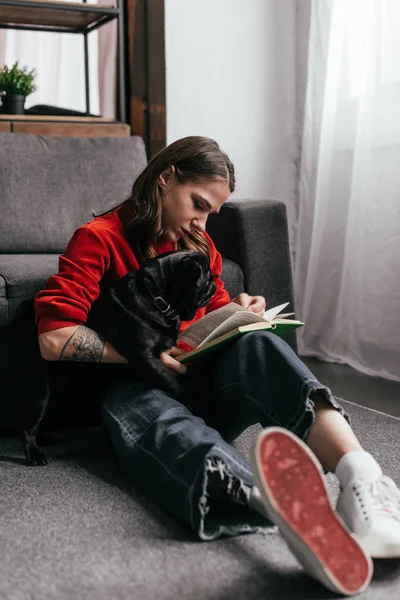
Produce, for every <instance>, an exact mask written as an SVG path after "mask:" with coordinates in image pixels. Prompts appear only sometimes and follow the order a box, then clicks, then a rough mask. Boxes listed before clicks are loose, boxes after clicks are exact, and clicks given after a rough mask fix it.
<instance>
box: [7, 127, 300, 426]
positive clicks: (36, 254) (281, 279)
mask: <svg viewBox="0 0 400 600" xmlns="http://www.w3.org/2000/svg"><path fill="white" fill-rule="evenodd" d="M145 165H146V152H145V147H144V143H143V141H142V139H141V138H139V137H137V136H132V137H129V138H57V137H44V136H39V135H23V134H12V133H0V204H1V211H0V215H1V218H0V385H1V390H2V393H1V396H0V430H7V429H10V428H11V429H12V428H13V425H14V402H13V400H14V397H13V386H12V381H10V377H9V363H8V361H9V358H8V346H9V340H10V336H11V330H10V326H11V322H12V319H13V315H14V314H15V311H16V309H17V307H18V305H19V304H20V303H21V302H22V301H23V300H24V299H26V298H29V297H33V296H34V295H35V294H36V293H37V292H38V291H39V290H40V289H42V288H43V286H44V285H45V282H46V280H47V278H48V277H49V276H50V275H51V274H53V273H54V272H56V270H57V266H58V257H59V255H60V254H61V253H62V252H63V250H64V248H65V247H66V244H67V242H68V240H69V238H70V236H71V234H72V233H73V231H74V230H75V229H76V228H77V227H78V226H79V225H81V224H82V223H84V222H87V221H88V220H90V219H91V218H93V216H94V215H95V214H98V213H100V212H102V211H104V210H106V209H107V208H109V207H110V206H113V205H115V204H116V203H117V202H119V201H121V200H123V199H124V198H125V197H126V196H127V195H128V193H129V192H130V189H131V187H132V182H133V181H134V178H135V177H136V176H137V175H138V173H139V172H140V171H141V170H142V169H143V168H144V166H145ZM208 230H209V232H210V234H211V235H212V237H213V239H214V241H215V243H216V245H217V248H219V250H220V251H221V252H222V255H223V257H224V262H223V278H224V280H225V283H226V287H227V289H228V291H229V292H230V293H231V295H232V297H234V296H236V295H237V294H239V293H240V292H241V291H247V292H248V293H250V294H261V295H264V296H265V297H266V299H267V304H268V305H269V306H274V305H276V304H278V303H281V302H284V301H289V302H291V306H292V307H293V293H292V277H291V268H290V258H289V246H288V234H287V221H286V209H285V205H284V204H283V203H282V202H280V201H277V200H241V201H238V200H231V201H228V202H227V203H226V204H225V205H224V206H223V208H222V210H221V212H220V214H219V215H213V216H212V217H210V218H209V223H208ZM288 341H289V343H290V344H291V345H292V346H293V348H294V349H296V340H295V335H294V334H293V335H291V336H290V337H289V338H288ZM21 376H23V374H21ZM81 392H82V390H81ZM71 397H73V398H74V399H76V397H77V394H76V391H75V390H74V392H73V393H72V394H71V392H70V391H69V392H68V393H67V394H66V398H67V400H65V401H64V402H65V403H64V404H63V402H62V401H59V402H57V403H56V404H55V411H54V414H53V415H52V413H50V415H52V416H50V421H51V423H52V425H53V426H54V425H55V426H62V425H63V424H67V425H77V424H79V425H82V422H79V423H76V422H75V421H74V419H75V417H74V416H72V415H73V414H75V413H74V411H73V409H72V405H71ZM77 401H78V400H77ZM66 405H67V406H68V407H69V415H70V416H72V422H69V423H67V421H68V419H67V418H66V416H65V414H64V415H63V413H62V407H63V406H64V407H65V406H66ZM67 412H68V409H67ZM78 412H80V411H78ZM81 418H82V415H81ZM51 419H53V420H51ZM89 422H90V416H89Z"/></svg>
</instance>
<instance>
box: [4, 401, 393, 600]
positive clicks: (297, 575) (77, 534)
mask: <svg viewBox="0 0 400 600" xmlns="http://www.w3.org/2000/svg"><path fill="white" fill-rule="evenodd" d="M343 404H344V405H345V407H346V409H347V410H348V412H349V414H350V416H351V418H352V424H353V428H354V430H355V431H356V433H357V435H358V436H359V437H360V438H361V439H362V441H363V444H364V447H365V448H366V449H367V450H369V451H370V452H372V453H373V454H374V455H375V456H376V458H377V459H378V460H379V462H380V463H381V465H382V466H383V468H384V470H385V472H386V473H387V474H388V475H390V476H391V477H393V478H394V479H395V480H396V482H397V483H398V484H400V467H399V463H398V458H399V451H400V419H397V418H395V417H390V416H387V415H385V414H383V413H379V412H377V411H373V410H371V409H366V408H362V407H360V406H357V405H355V404H352V403H348V402H343ZM257 429H258V428H257V427H253V428H250V429H249V430H247V432H245V433H244V434H243V435H242V436H241V437H240V438H239V439H238V440H237V445H238V447H239V449H240V450H241V451H242V452H243V453H244V454H245V455H247V453H248V451H249V448H250V445H251V441H252V439H253V437H254V433H255V431H256V430H257ZM55 438H56V439H55V444H54V445H51V446H49V447H48V448H47V453H48V456H49V464H48V465H47V466H46V467H44V468H28V467H26V466H25V465H24V463H23V460H22V454H21V448H20V444H19V440H18V439H17V438H5V439H2V440H0V486H1V488H0V549H1V555H0V598H1V599H2V600H102V599H104V600H106V599H107V600H114V599H115V600H128V599H129V600H136V599H138V600H139V599H140V600H172V599H180V598H182V599H186V598H187V599H191V600H217V599H218V600H228V599H229V600H230V599H234V600H242V599H243V600H260V599H273V600H292V599H293V600H296V599H307V600H317V599H321V600H322V599H328V598H334V597H336V596H335V595H333V594H332V593H330V592H328V591H326V590H325V589H324V588H323V587H322V586H321V585H320V584H319V583H318V582H316V581H314V580H312V579H310V578H309V577H308V576H306V575H305V574H304V573H303V571H302V569H301V567H300V566H299V565H298V563H297V561H296V559H295V558H294V557H293V556H292V554H291V553H290V551H289V550H288V549H287V547H286V544H285V542H284V541H283V539H282V538H281V537H280V534H279V532H278V531H276V530H275V531H274V530H273V531H272V532H270V533H269V534H254V535H245V536H241V537H237V538H230V539H227V538H225V539H221V540H218V541H215V542H201V541H198V540H197V538H196V537H195V536H194V535H193V534H192V533H191V532H190V531H187V530H186V529H185V528H183V527H181V526H179V525H177V524H176V522H175V521H174V520H172V519H171V518H169V517H168V516H166V515H165V514H164V513H163V512H162V511H160V510H159V509H158V508H157V507H156V506H154V505H153V504H151V503H149V502H148V501H147V500H146V499H145V498H144V497H143V496H142V495H141V494H140V493H139V492H138V491H137V490H135V488H134V486H133V485H132V484H131V482H130V481H129V480H128V479H127V477H126V476H125V473H124V472H123V471H122V469H121V468H120V467H119V464H118V463H117V461H116V459H115V458H114V456H113V454H112V452H111V450H110V447H109V445H108V443H107V441H106V440H105V438H104V436H103V434H102V432H101V431H100V429H98V428H90V429H82V430H79V431H63V432H58V433H56V434H55ZM328 484H329V489H330V493H331V497H332V501H335V499H336V497H337V493H338V487H337V480H336V478H335V477H334V476H333V475H328ZM399 596H400V560H398V561H395V560H390V561H375V574H374V578H373V581H372V583H371V585H370V587H369V588H368V590H366V591H365V592H364V593H363V594H362V598H363V600H387V599H389V598H390V599H393V600H394V599H397V598H399ZM360 597H361V596H360Z"/></svg>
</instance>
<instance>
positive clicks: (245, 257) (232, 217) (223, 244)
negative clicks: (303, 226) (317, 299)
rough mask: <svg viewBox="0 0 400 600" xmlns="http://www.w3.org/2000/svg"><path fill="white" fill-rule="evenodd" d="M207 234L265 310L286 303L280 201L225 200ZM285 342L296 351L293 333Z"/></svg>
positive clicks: (286, 254) (287, 273) (287, 271)
mask: <svg viewBox="0 0 400 600" xmlns="http://www.w3.org/2000/svg"><path fill="white" fill-rule="evenodd" d="M207 231H208V233H209V234H210V236H211V237H212V239H213V241H214V243H215V245H216V247H217V249H218V250H219V251H220V252H221V254H222V256H223V257H224V258H229V259H230V260H233V261H234V262H236V263H237V264H238V265H239V266H240V267H241V268H242V270H243V275H244V285H245V291H246V292H247V293H249V294H251V295H253V296H255V295H261V296H264V297H265V299H266V301H267V307H272V306H276V305H278V304H281V303H283V302H290V304H289V306H288V308H287V311H289V312H293V311H294V310H295V308H294V297H293V281H292V268H291V261H290V249H289V236H288V224H287V214H286V206H285V204H284V203H283V202H281V201H280V200H236V199H232V200H228V201H227V202H225V204H224V205H223V206H222V208H221V211H220V213H219V214H215V215H211V216H210V217H209V219H208V223H207ZM287 341H288V342H289V343H290V345H291V346H292V348H293V349H294V350H296V351H297V344H296V333H295V331H293V332H291V334H289V335H288V337H287Z"/></svg>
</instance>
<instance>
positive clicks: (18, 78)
mask: <svg viewBox="0 0 400 600" xmlns="http://www.w3.org/2000/svg"><path fill="white" fill-rule="evenodd" d="M35 78H36V71H35V69H31V70H30V71H29V70H28V67H22V68H20V67H19V66H18V61H17V62H15V63H14V64H13V66H12V67H11V69H10V68H9V67H7V65H4V67H2V68H1V69H0V92H4V93H6V94H22V95H23V96H29V94H32V92H34V91H35V90H36V85H35Z"/></svg>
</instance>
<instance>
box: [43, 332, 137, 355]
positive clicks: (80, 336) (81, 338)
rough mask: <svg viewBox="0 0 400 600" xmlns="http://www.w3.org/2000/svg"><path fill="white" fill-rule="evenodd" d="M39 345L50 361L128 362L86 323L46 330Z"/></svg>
mask: <svg viewBox="0 0 400 600" xmlns="http://www.w3.org/2000/svg"><path fill="white" fill-rule="evenodd" d="M39 347H40V353H41V355H42V358H44V359H45V360H49V361H55V360H72V361H77V362H103V363H127V361H126V359H125V358H124V357H123V356H121V355H120V354H118V352H117V351H116V350H115V349H114V348H113V346H112V345H111V344H110V343H109V342H106V340H105V339H104V338H103V336H101V335H100V334H98V333H96V332H95V331H93V329H90V328H89V327H85V326H84V325H73V326H71V327H62V328H61V329H54V330H52V331H45V332H44V333H41V334H40V335H39Z"/></svg>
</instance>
